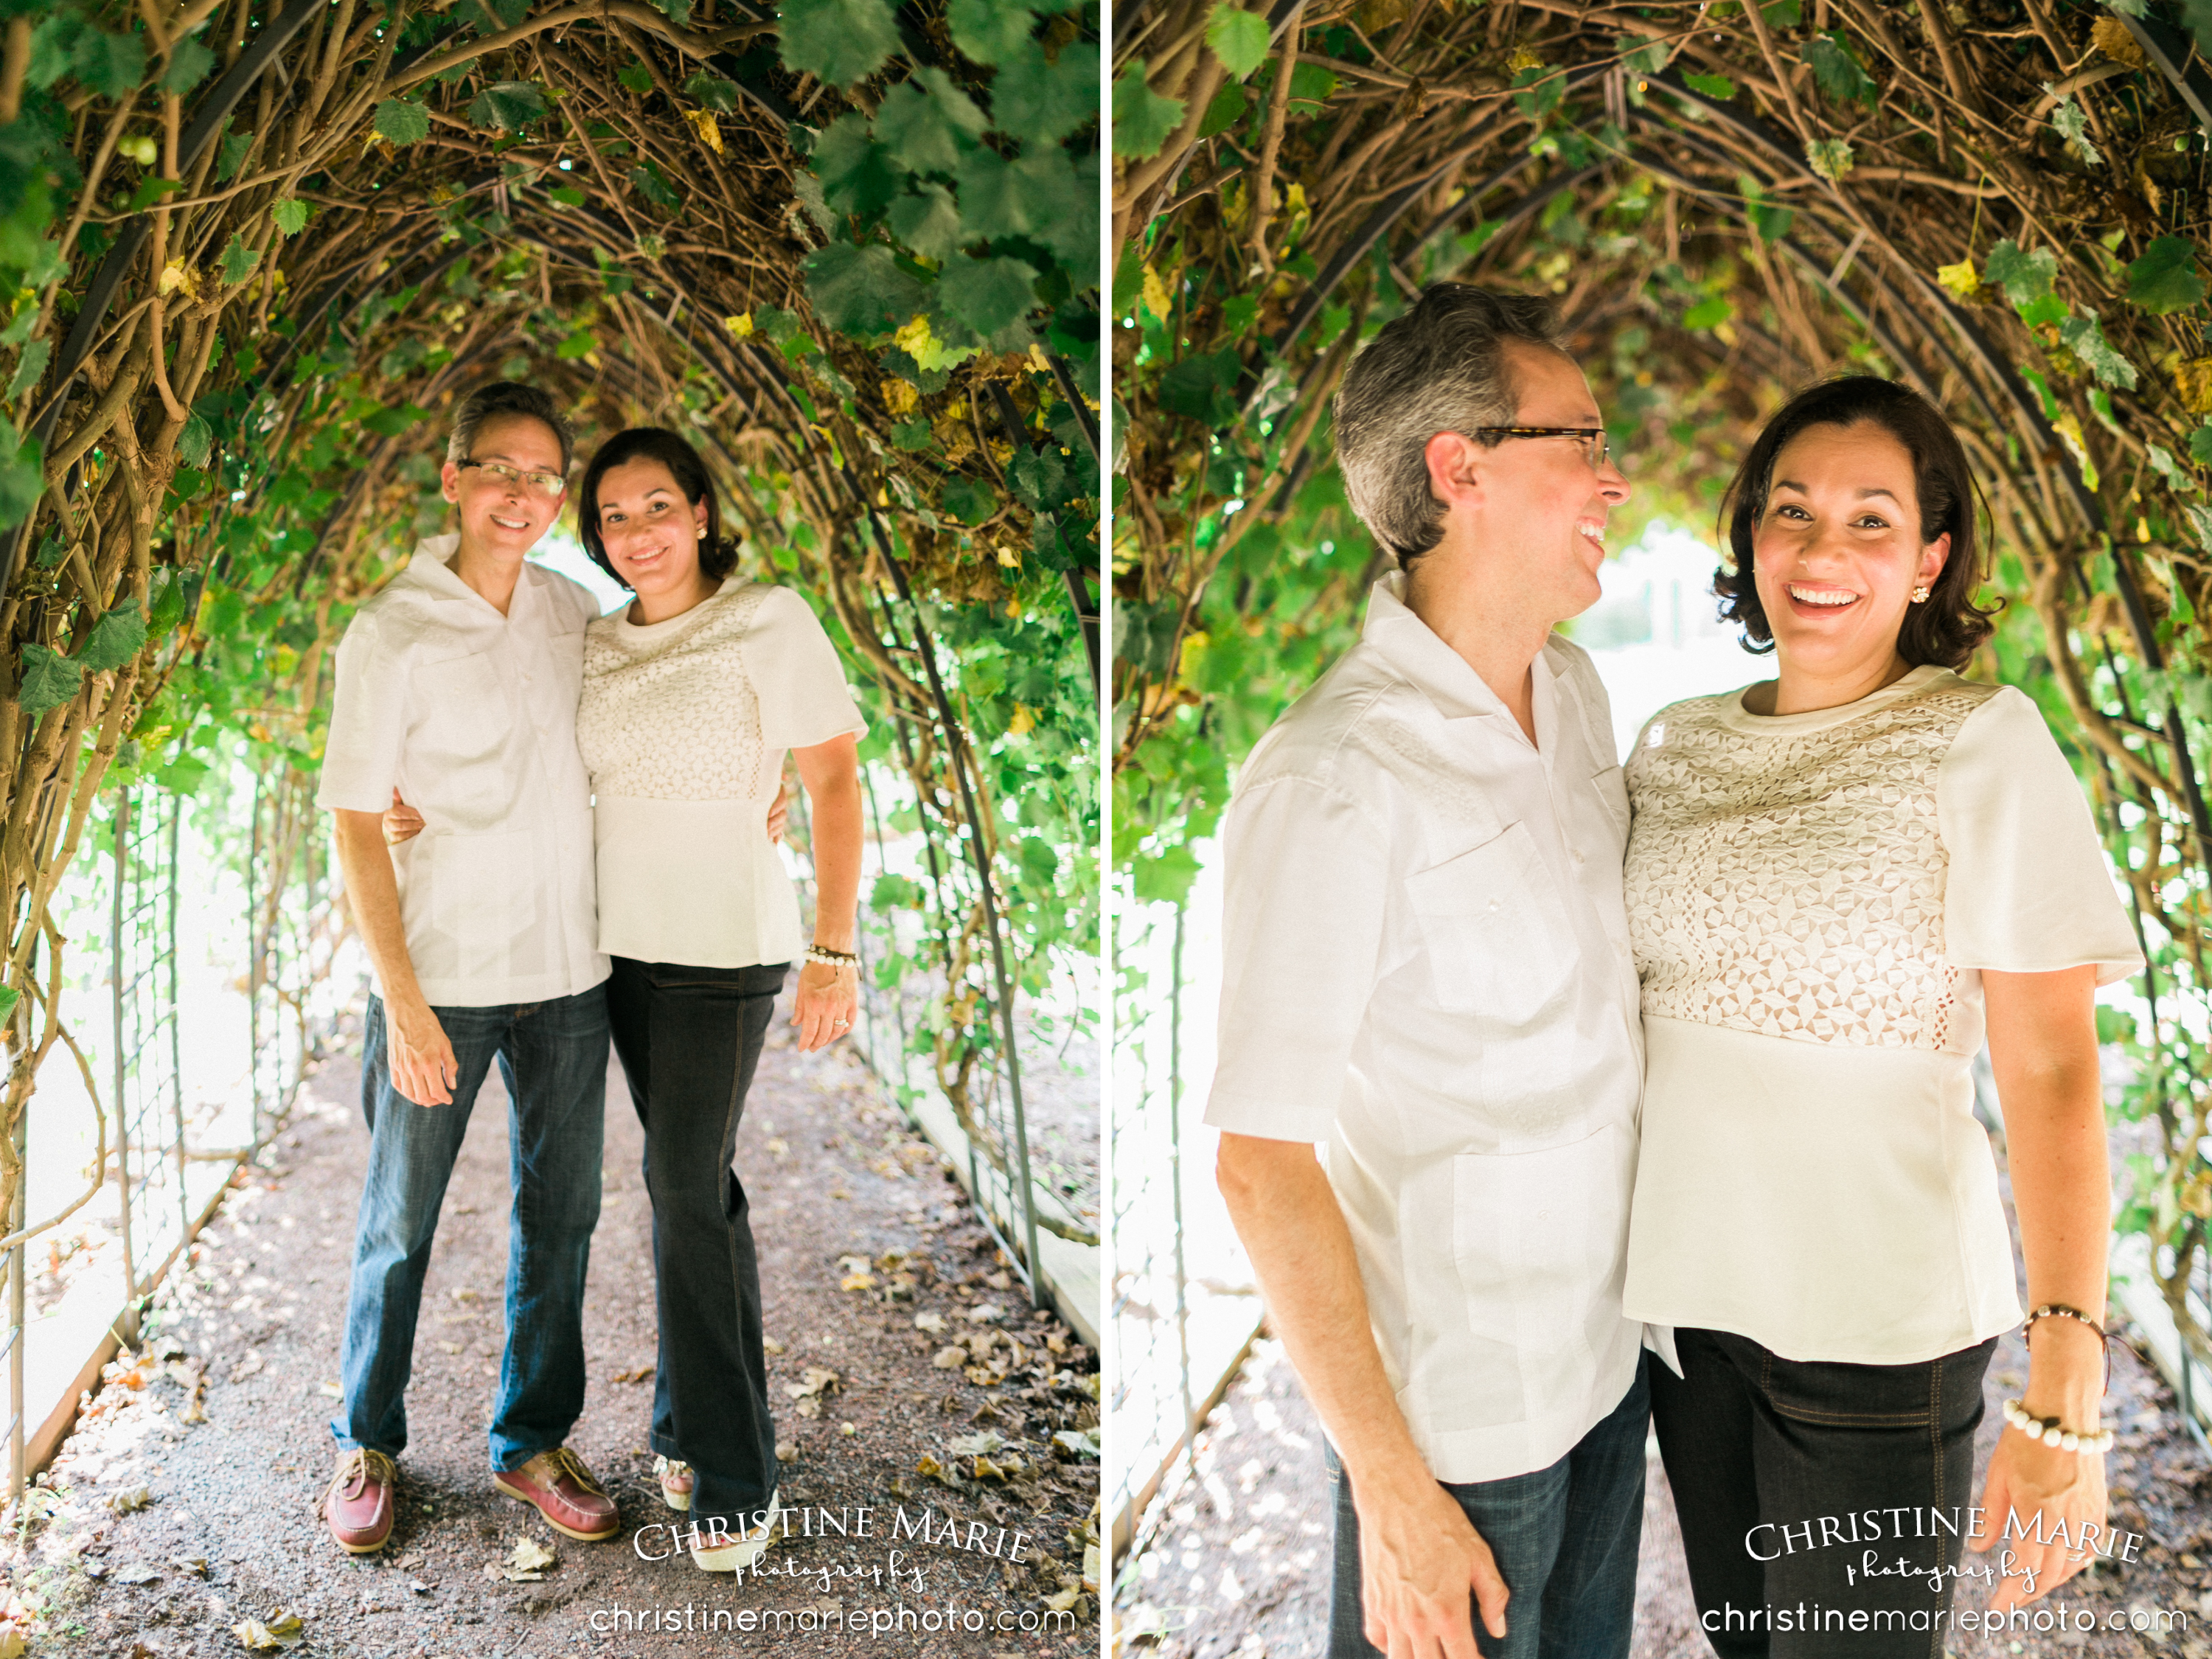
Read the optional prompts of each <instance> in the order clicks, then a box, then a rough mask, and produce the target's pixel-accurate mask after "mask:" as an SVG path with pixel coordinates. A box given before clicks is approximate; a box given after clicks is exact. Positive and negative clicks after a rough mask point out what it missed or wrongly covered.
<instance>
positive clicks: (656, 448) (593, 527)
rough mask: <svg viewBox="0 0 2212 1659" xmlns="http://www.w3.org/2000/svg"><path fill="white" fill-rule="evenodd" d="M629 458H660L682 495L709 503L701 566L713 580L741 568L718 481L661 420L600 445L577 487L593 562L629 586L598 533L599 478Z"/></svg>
mask: <svg viewBox="0 0 2212 1659" xmlns="http://www.w3.org/2000/svg"><path fill="white" fill-rule="evenodd" d="M631 461H659V463H660V464H661V465H663V466H665V467H666V468H667V469H668V472H669V476H670V477H672V478H674V479H675V480H676V487H677V488H678V489H680V490H682V491H683V492H684V500H685V501H689V502H690V503H691V505H692V506H694V507H696V506H698V505H699V503H700V502H701V501H704V502H706V503H707V533H706V534H705V535H703V536H702V537H701V538H699V570H700V573H701V574H702V575H704V576H705V577H706V578H707V579H708V580H709V581H720V580H723V579H724V578H725V577H726V576H727V575H728V574H730V573H731V572H732V570H735V569H736V568H738V542H737V538H736V537H734V536H731V537H725V536H724V535H723V534H722V503H721V501H720V499H719V498H717V497H716V495H715V494H714V479H713V478H712V477H709V476H708V472H707V464H706V462H704V461H702V460H701V459H699V452H698V451H697V450H696V449H694V448H692V447H691V446H690V443H689V442H687V441H685V440H684V438H683V437H682V436H681V435H679V434H677V433H674V432H671V431H670V430H669V429H668V428H666V427H663V426H633V427H629V428H626V429H624V430H623V431H621V432H617V433H616V434H615V435H614V436H613V437H611V438H610V439H608V440H607V441H606V442H605V443H603V444H601V445H600V446H599V453H598V454H596V455H594V456H592V459H591V461H590V463H589V464H588V465H586V467H585V468H584V482H583V483H581V484H580V485H579V486H578V488H577V490H576V536H577V539H578V540H580V541H581V542H582V543H583V544H584V551H585V552H586V553H588V554H590V555H591V556H592V563H593V564H595V565H597V566H599V568H600V569H602V570H604V571H605V572H606V573H607V574H609V575H610V576H612V577H613V578H614V579H615V580H617V582H621V583H622V586H623V589H624V591H625V592H627V591H628V590H629V583H628V582H625V581H623V579H622V573H621V572H620V571H618V570H617V569H616V568H614V564H613V562H611V560H610V559H609V558H608V557H607V544H605V542H604V541H602V540H601V539H600V538H599V480H600V479H602V478H604V477H606V475H607V474H608V473H609V472H610V471H613V470H614V469H615V468H616V467H618V466H623V465H627V464H628V463H629V462H631Z"/></svg>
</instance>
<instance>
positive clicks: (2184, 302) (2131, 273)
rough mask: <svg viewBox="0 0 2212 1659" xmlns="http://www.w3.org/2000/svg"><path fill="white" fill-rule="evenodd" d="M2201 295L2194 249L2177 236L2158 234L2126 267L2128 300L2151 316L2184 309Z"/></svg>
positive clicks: (2195, 301)
mask: <svg viewBox="0 0 2212 1659" xmlns="http://www.w3.org/2000/svg"><path fill="white" fill-rule="evenodd" d="M2203 297H2204V278H2203V276H2199V275H2198V274H2197V250H2196V249H2195V248H2193V247H2191V246H2190V245H2189V244H2188V243H2187V242H2185V241H2184V240H2182V239H2181V238H2180V237H2179V236H2161V237H2160V238H2159V239H2158V240H2155V241H2154V242H2153V243H2152V244H2151V245H2150V246H2148V247H2147V248H2145V249H2144V250H2143V256H2142V258H2140V259H2138V260H2136V262H2135V263H2134V264H2131V265H2130V266H2129V267H2128V301H2129V303H2130V304H2131V305H2137V306H2141V307H2142V308H2143V309H2144V310H2145V311H2148V312H2149V313H2151V315H2153V316H2154V317H2164V316H2166V315H2168V314H2170V313H2173V312H2177V311H2186V310H2188V309H2189V307H2191V306H2193V305H2195V304H2197V301H2200V300H2202V299H2203Z"/></svg>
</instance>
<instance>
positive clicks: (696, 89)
mask: <svg viewBox="0 0 2212 1659" xmlns="http://www.w3.org/2000/svg"><path fill="white" fill-rule="evenodd" d="M684 91H686V92H688V93H690V94H691V95H692V96H693V97H694V98H696V99H697V100H699V101H700V102H701V103H702V104H703V105H705V106H707V107H708V109H710V110H713V111H714V113H715V114H717V115H727V114H729V113H730V112H732V110H734V109H736V108H737V106H738V96H739V94H738V83H737V82H735V81H725V80H724V79H722V77H721V76H719V75H709V74H708V73H707V72H706V70H700V71H699V73H698V74H696V75H695V76H692V77H691V78H690V80H689V81H686V82H684Z"/></svg>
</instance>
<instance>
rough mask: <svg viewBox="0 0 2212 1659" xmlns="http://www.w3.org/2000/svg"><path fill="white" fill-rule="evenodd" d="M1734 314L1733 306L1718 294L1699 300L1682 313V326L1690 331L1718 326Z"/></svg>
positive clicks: (1695, 331)
mask: <svg viewBox="0 0 2212 1659" xmlns="http://www.w3.org/2000/svg"><path fill="white" fill-rule="evenodd" d="M1733 316H1735V307H1734V306H1732V305H1730V304H1729V302H1728V301H1727V300H1726V299H1725V298H1723V296H1722V295H1717V294H1716V295H1713V296H1712V297H1711V298H1710V299H1705V300H1700V301H1698V303H1697V304H1695V305H1693V306H1692V307H1690V308H1689V309H1688V310H1687V311H1686V312H1684V313H1682V326H1683V327H1684V328H1686V329H1688V330H1690V331H1691V332H1692V333H1697V332H1699V331H1703V330H1705V329H1709V328H1718V327H1719V326H1720V325H1722V324H1723V323H1724V322H1726V321H1728V319H1729V318H1731V317H1733Z"/></svg>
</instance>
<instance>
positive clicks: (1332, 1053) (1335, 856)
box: [1206, 778, 1389, 1141]
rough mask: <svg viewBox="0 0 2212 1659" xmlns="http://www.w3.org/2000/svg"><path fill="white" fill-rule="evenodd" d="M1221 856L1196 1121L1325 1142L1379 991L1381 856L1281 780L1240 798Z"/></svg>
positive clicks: (1325, 802)
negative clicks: (1206, 1045)
mask: <svg viewBox="0 0 2212 1659" xmlns="http://www.w3.org/2000/svg"><path fill="white" fill-rule="evenodd" d="M1222 851H1223V854H1224V857H1225V866H1224V871H1223V877H1224V879H1223V902H1222V969H1221V1013H1220V1041H1219V1044H1218V1049H1217V1054H1218V1058H1217V1060H1216V1063H1215V1066H1214V1073H1213V1089H1212V1093H1211V1094H1210V1095H1209V1096H1208V1097H1207V1099H1206V1121H1207V1122H1208V1123H1210V1124H1212V1126H1213V1127H1215V1128H1217V1129H1225V1130H1228V1131H1229V1132H1230V1133H1234V1134H1244V1135H1259V1136H1263V1137H1265V1138H1267V1139H1272V1140H1312V1141H1320V1140H1326V1139H1328V1138H1329V1135H1330V1133H1331V1131H1332V1129H1333V1128H1334V1124H1335V1121H1336V1113H1337V1107H1338V1105H1339V1103H1340V1102H1341V1101H1342V1099H1343V1097H1344V1091H1345V1084H1346V1076H1347V1074H1348V1073H1349V1071H1350V1068H1351V1064H1352V1044H1353V1042H1354V1041H1355V1039H1356V1038H1357V1037H1358V1033H1359V1028H1360V1026H1361V1024H1363V1023H1364V1020H1365V1018H1366V1017H1367V1003H1368V1000H1369V999H1370V997H1371V996H1372V995H1373V994H1374V991H1375V984H1376V963H1377V962H1378V961H1379V959H1380V957H1381V953H1382V943H1383V913H1384V908H1385V906H1386V904H1387V902H1388V900H1389V860H1388V849H1387V847H1386V844H1385V842H1384V841H1383V837H1382V836H1381V835H1380V834H1379V833H1378V831H1377V830H1376V829H1375V827H1374V826H1373V824H1372V823H1370V821H1369V819H1368V818H1367V817H1366V816H1365V815H1364V813H1363V812H1361V811H1360V810H1359V809H1358V807H1357V806H1356V805H1354V804H1353V803H1352V801H1351V800H1350V799H1347V798H1346V797H1345V796H1343V795H1341V794H1340V793H1337V792H1336V791H1334V790H1333V789H1328V788H1326V787H1322V786H1321V785H1318V784H1316V783H1312V782H1310V781H1306V780H1304V779H1298V778H1277V779H1273V780H1270V781H1267V782H1264V783H1262V784H1261V785H1260V786H1259V787H1257V788H1255V789H1253V790H1251V791H1249V793H1247V792H1244V791H1241V790H1240V791H1239V792H1238V794H1237V799H1235V800H1234V801H1233V802H1232V803H1231V806H1230V809H1229V818H1228V824H1227V828H1226V830H1225V835H1224V836H1223V847H1222Z"/></svg>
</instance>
